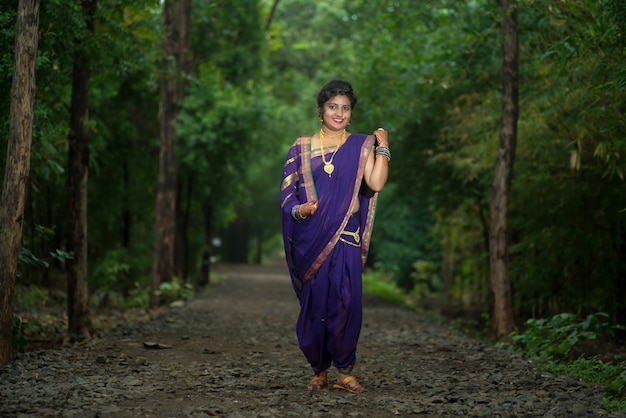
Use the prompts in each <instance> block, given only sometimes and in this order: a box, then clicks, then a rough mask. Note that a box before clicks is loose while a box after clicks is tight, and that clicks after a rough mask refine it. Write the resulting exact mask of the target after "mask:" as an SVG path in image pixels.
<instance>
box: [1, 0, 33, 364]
mask: <svg viewBox="0 0 626 418" xmlns="http://www.w3.org/2000/svg"><path fill="white" fill-rule="evenodd" d="M38 28H39V0H20V1H19V4H18V9H17V24H16V29H15V60H14V67H13V68H14V71H13V81H12V84H11V112H10V121H9V140H8V146H7V159H6V166H5V172H4V181H3V184H2V205H0V366H4V365H5V364H7V363H8V362H9V361H11V357H12V352H11V351H12V350H11V342H12V338H11V327H12V321H13V292H14V289H15V275H16V272H17V263H18V257H19V252H20V242H21V239H22V225H23V219H24V205H25V202H26V193H27V190H28V175H29V172H30V150H31V144H32V133H33V117H34V115H33V109H34V105H35V90H36V87H35V61H36V60H37V47H38V41H39V34H38Z"/></svg>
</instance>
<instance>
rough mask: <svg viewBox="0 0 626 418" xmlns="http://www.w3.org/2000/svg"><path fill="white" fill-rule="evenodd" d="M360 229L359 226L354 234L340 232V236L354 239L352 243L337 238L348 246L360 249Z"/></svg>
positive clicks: (344, 231)
mask: <svg viewBox="0 0 626 418" xmlns="http://www.w3.org/2000/svg"><path fill="white" fill-rule="evenodd" d="M360 229H361V227H360V226H359V227H358V228H357V229H356V231H354V232H350V231H346V230H343V231H341V235H347V236H349V237H352V239H354V242H352V241H348V240H346V239H344V238H342V237H339V240H341V241H343V242H345V243H346V244H348V245H352V246H354V247H360V246H361V237H360V236H359V230H360Z"/></svg>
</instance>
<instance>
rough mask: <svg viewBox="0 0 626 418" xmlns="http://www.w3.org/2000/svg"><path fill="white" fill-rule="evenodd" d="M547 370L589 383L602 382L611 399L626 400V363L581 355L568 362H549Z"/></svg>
mask: <svg viewBox="0 0 626 418" xmlns="http://www.w3.org/2000/svg"><path fill="white" fill-rule="evenodd" d="M546 370H548V371H550V372H552V373H556V374H561V375H570V376H572V377H574V378H577V379H581V380H583V381H585V382H588V383H593V384H600V385H601V386H602V389H603V390H604V392H605V397H606V398H608V400H611V401H620V402H626V399H624V397H623V393H624V392H623V391H624V389H625V388H626V363H624V362H621V363H618V364H611V363H605V362H603V361H602V360H600V359H598V358H583V357H580V358H578V359H576V360H574V361H572V362H568V363H549V364H548V365H547V366H546Z"/></svg>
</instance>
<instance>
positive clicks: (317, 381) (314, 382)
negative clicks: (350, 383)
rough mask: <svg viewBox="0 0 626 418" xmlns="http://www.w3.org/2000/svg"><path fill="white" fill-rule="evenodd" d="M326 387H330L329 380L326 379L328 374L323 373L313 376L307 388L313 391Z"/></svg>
mask: <svg viewBox="0 0 626 418" xmlns="http://www.w3.org/2000/svg"><path fill="white" fill-rule="evenodd" d="M326 386H328V378H327V377H326V373H324V372H322V373H320V374H316V375H315V376H313V379H311V381H310V382H309V384H308V385H306V388H307V389H308V390H313V389H314V388H317V389H324V388H325V387H326Z"/></svg>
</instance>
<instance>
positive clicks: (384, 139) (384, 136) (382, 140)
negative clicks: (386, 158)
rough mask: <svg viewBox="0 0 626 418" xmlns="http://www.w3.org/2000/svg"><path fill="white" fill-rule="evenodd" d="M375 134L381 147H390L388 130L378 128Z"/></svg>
mask: <svg viewBox="0 0 626 418" xmlns="http://www.w3.org/2000/svg"><path fill="white" fill-rule="evenodd" d="M374 136H375V137H376V143H377V144H378V146H379V147H385V148H389V134H388V133H387V131H386V130H384V129H383V128H378V129H376V130H375V131H374Z"/></svg>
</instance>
